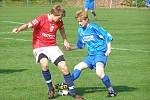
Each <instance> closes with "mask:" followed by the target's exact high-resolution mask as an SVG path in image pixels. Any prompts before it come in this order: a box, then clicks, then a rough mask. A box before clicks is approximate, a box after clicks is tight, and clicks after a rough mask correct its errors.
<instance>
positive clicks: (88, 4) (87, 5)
mask: <svg viewBox="0 0 150 100" xmlns="http://www.w3.org/2000/svg"><path fill="white" fill-rule="evenodd" d="M94 4H95V0H84V10H85V14H86V16H88V11H89V10H90V11H91V13H92V15H93V17H94V18H95V19H96V13H95V11H94Z"/></svg>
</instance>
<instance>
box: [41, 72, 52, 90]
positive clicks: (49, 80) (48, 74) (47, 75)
mask: <svg viewBox="0 0 150 100" xmlns="http://www.w3.org/2000/svg"><path fill="white" fill-rule="evenodd" d="M42 74H43V77H44V79H45V81H46V83H47V86H48V89H49V90H52V89H54V88H53V84H52V81H51V74H50V72H49V70H47V71H42Z"/></svg>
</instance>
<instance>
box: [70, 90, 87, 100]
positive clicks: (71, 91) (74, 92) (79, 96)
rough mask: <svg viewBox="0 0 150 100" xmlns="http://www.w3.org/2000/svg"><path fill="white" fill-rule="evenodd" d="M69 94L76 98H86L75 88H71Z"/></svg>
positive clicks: (78, 99) (80, 99)
mask: <svg viewBox="0 0 150 100" xmlns="http://www.w3.org/2000/svg"><path fill="white" fill-rule="evenodd" d="M69 95H71V96H72V97H74V98H75V99H76V100H83V99H84V98H83V97H82V96H81V95H79V94H78V93H77V92H76V91H75V90H74V89H72V90H69Z"/></svg>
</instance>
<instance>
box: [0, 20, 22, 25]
mask: <svg viewBox="0 0 150 100" xmlns="http://www.w3.org/2000/svg"><path fill="white" fill-rule="evenodd" d="M0 22H4V23H13V24H24V23H21V22H15V21H0Z"/></svg>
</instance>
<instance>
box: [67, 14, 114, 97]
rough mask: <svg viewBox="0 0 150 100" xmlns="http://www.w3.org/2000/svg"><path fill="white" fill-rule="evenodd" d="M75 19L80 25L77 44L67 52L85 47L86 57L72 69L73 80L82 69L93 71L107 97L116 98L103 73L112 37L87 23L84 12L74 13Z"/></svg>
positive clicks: (107, 78)
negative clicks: (101, 83) (102, 84)
mask: <svg viewBox="0 0 150 100" xmlns="http://www.w3.org/2000/svg"><path fill="white" fill-rule="evenodd" d="M76 19H77V21H78V22H79V25H80V27H79V28H78V42H77V45H76V46H72V47H70V48H69V49H67V50H68V51H71V50H75V49H78V48H79V49H82V48H84V47H85V46H86V47H87V49H88V55H87V57H86V58H85V60H84V61H83V62H80V63H79V64H77V65H76V66H75V67H74V71H73V73H72V78H73V80H76V79H77V78H79V76H80V74H81V72H82V71H83V70H84V69H87V68H90V69H95V70H96V74H97V76H98V77H99V78H100V79H101V80H102V82H103V83H104V85H105V86H106V87H107V88H108V96H109V97H114V96H116V92H115V91H114V89H113V88H112V84H111V82H110V79H109V77H108V76H107V75H106V74H105V72H104V69H105V65H106V62H107V57H108V56H109V55H110V53H111V41H112V40H113V38H112V36H111V35H110V34H109V33H108V32H107V31H106V30H104V29H103V28H102V27H101V26H98V25H97V24H95V23H92V22H89V19H88V17H87V16H86V15H85V12H84V11H78V12H77V13H76Z"/></svg>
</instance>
